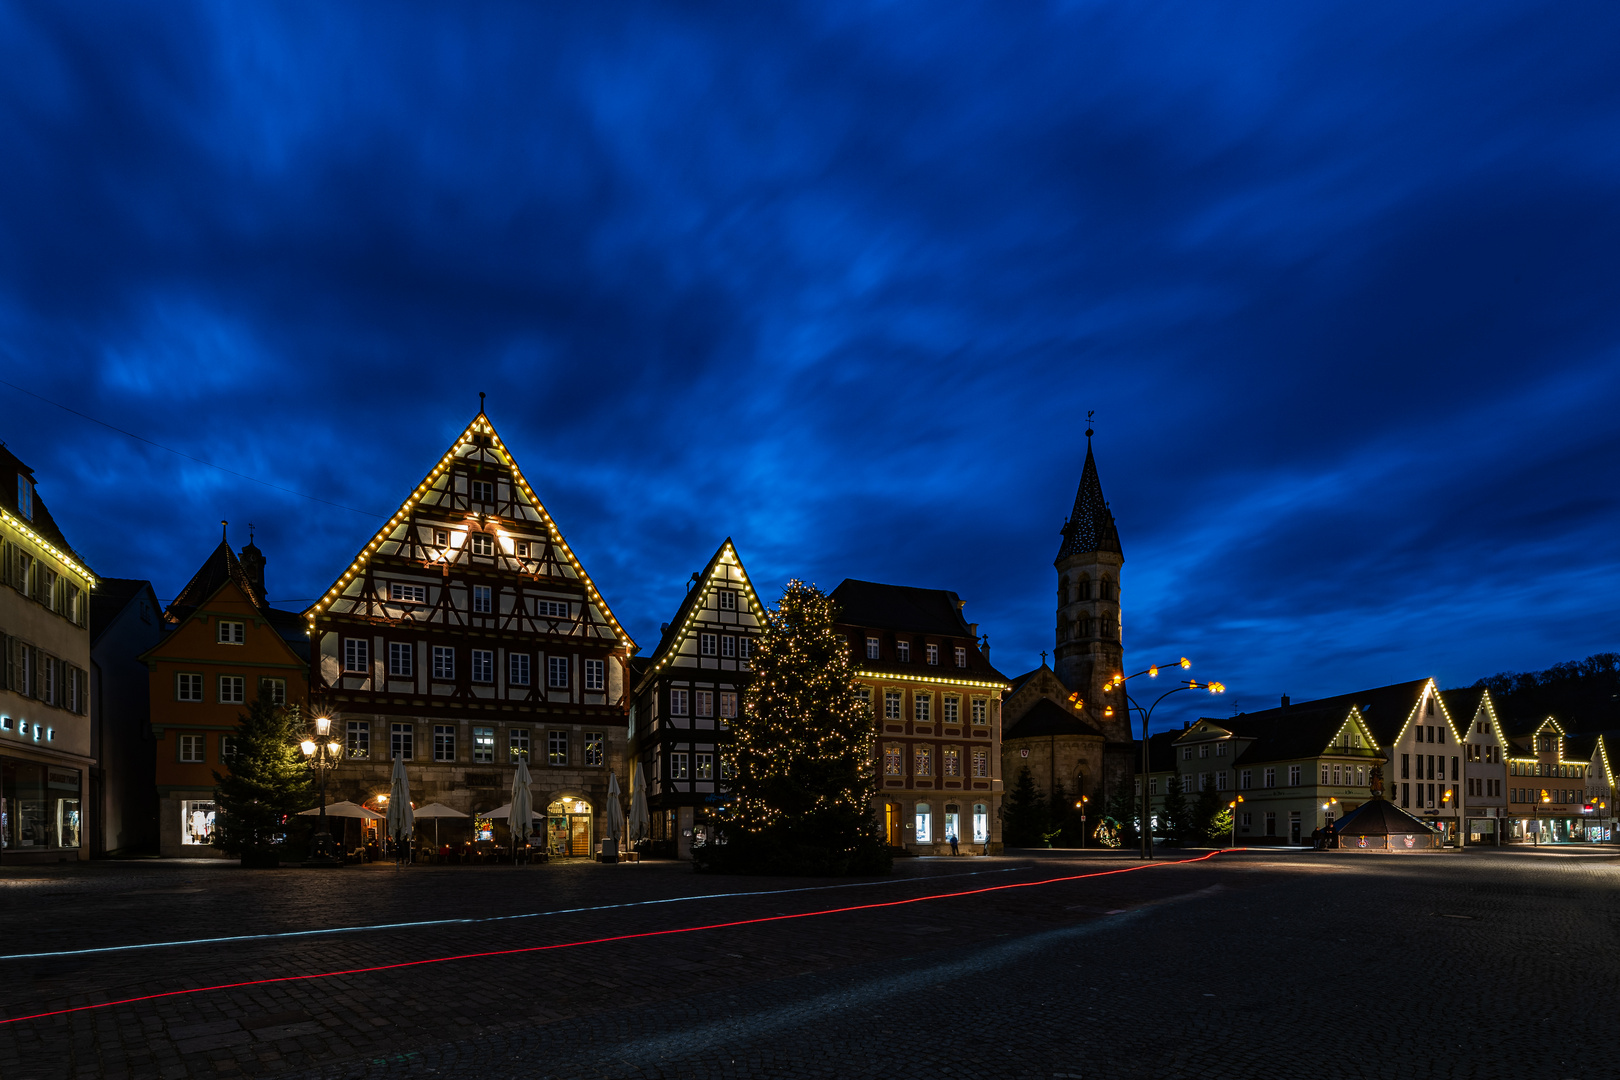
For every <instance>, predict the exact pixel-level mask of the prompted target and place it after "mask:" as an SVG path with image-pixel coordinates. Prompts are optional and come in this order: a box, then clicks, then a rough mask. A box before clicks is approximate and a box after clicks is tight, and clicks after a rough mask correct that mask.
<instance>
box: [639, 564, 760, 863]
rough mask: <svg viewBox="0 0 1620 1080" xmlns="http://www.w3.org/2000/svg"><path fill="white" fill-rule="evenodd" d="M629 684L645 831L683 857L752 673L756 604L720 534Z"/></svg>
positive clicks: (713, 798) (711, 799) (712, 794)
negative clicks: (648, 822) (648, 824)
mask: <svg viewBox="0 0 1620 1080" xmlns="http://www.w3.org/2000/svg"><path fill="white" fill-rule="evenodd" d="M692 579H693V580H692V581H691V582H690V583H689V587H688V589H687V592H686V596H685V597H684V598H683V599H682V600H681V604H680V607H678V608H677V609H676V611H675V617H674V618H673V619H671V620H670V621H669V622H668V623H665V624H664V632H663V635H662V637H661V639H660V640H659V642H658V648H657V649H655V650H654V651H653V654H652V656H650V657H648V659H647V663H646V666H645V668H644V670H643V674H642V675H641V678H640V680H639V682H638V685H637V687H636V693H635V705H634V712H633V719H632V725H633V727H634V728H635V731H634V733H633V737H634V745H633V749H632V753H633V756H634V759H635V760H636V761H637V762H639V763H640V765H641V776H642V777H643V778H644V779H645V782H646V783H647V808H648V810H649V812H650V813H651V814H652V828H653V839H654V841H656V842H659V843H660V844H664V845H668V846H670V847H671V848H672V849H673V851H674V852H675V853H677V854H679V855H681V856H682V857H685V855H686V854H687V853H688V852H689V851H690V845H691V837H692V830H693V829H694V828H698V827H701V824H702V821H703V819H704V817H705V813H704V811H705V809H706V808H708V807H712V806H714V805H715V804H716V803H717V802H718V801H719V799H720V798H721V797H722V795H723V792H724V790H725V783H724V780H725V778H724V777H723V776H722V775H721V753H720V751H721V747H723V746H724V745H725V743H726V742H727V741H728V740H729V739H730V733H729V731H728V730H727V729H728V728H729V726H730V721H732V720H734V719H735V718H736V717H737V711H738V709H740V708H741V707H742V695H743V690H744V688H745V687H746V686H747V685H748V682H749V680H750V679H751V678H752V677H753V676H752V669H751V667H750V664H749V658H750V657H751V656H752V655H753V651H754V644H755V642H756V641H757V640H758V637H759V633H760V630H761V629H762V628H763V627H764V625H765V609H764V606H763V605H762V604H761V603H760V600H759V596H758V594H757V593H755V591H754V587H753V584H752V582H750V581H749V579H748V571H747V570H746V569H744V568H743V564H742V560H741V559H740V558H738V556H737V550H736V548H735V547H734V546H733V545H732V542H731V538H730V537H727V538H726V541H725V543H723V544H721V545H720V547H719V549H718V550H717V551H716V552H715V553H714V556H713V557H712V558H711V559H709V562H708V565H707V566H705V567H704V568H703V569H702V570H700V571H699V572H698V573H696V574H693V575H692Z"/></svg>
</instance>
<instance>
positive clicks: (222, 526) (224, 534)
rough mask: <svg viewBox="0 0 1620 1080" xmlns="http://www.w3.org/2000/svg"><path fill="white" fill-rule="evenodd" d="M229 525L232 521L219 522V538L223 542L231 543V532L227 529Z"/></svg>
mask: <svg viewBox="0 0 1620 1080" xmlns="http://www.w3.org/2000/svg"><path fill="white" fill-rule="evenodd" d="M229 525H230V522H228V521H221V522H220V523H219V539H220V542H221V543H230V539H231V534H230V532H229V530H228V529H227V526H229Z"/></svg>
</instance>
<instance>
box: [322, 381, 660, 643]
mask: <svg viewBox="0 0 1620 1080" xmlns="http://www.w3.org/2000/svg"><path fill="white" fill-rule="evenodd" d="M476 435H487V436H488V437H489V444H490V447H491V448H492V449H493V450H494V451H495V453H496V454H497V455H498V456H499V459H500V461H501V462H502V463H503V464H504V465H505V467H506V468H507V470H508V471H510V472H511V474H512V480H513V482H514V483H515V484H516V485H517V487H518V489H519V490H520V491H522V493H523V495H524V496H525V497H526V498H527V499H528V501H529V503H530V505H531V506H532V507H533V508H534V511H535V513H537V514H538V515H539V516H540V522H541V524H543V525H544V526H545V527H546V531H547V534H548V535H549V536H550V537H551V539H552V542H553V543H554V544H555V545H556V546H557V547H558V548H560V549H561V550H562V553H563V556H564V557H565V558H567V560H568V564H569V565H570V566H572V567H573V569H574V573H575V575H576V576H577V577H578V578H579V581H580V583H581V584H583V585H584V586H585V592H586V595H587V597H588V598H589V599H590V601H591V602H592V603H594V604H595V605H596V606H597V607H598V608H599V609H600V611H601V614H602V615H603V616H604V617H605V618H606V619H607V621H608V625H609V626H610V627H612V628H613V632H614V633H615V634H616V635H617V636H618V638H619V641H620V643H621V644H623V645H625V646H627V647H630V648H631V650H632V651H634V647H635V640H634V639H633V638H631V637H630V634H629V632H628V631H627V630H625V628H624V627H623V626H622V625H621V624H620V623H619V620H618V617H617V616H615V615H614V614H613V610H612V609H611V608H610V607H608V603H607V599H606V598H605V597H604V596H602V594H601V593H600V592H598V591H597V589H596V582H594V581H592V580H591V576H590V575H589V574H587V573H586V572H585V567H584V566H583V565H582V564H581V563H580V561H579V558H578V557H577V556H576V555H575V554H574V550H573V548H571V547H570V546H569V544H568V541H567V540H566V539H564V538H563V534H562V530H561V529H559V528H558V527H557V523H556V521H554V520H553V519H552V517H551V512H550V511H549V510H547V509H546V507H545V504H544V503H542V502H541V501H540V497H539V496H538V495H536V494H535V493H534V489H533V488H531V487H530V486H529V481H528V480H527V479H526V478H525V477H524V475H523V471H522V470H521V469H519V468H518V465H517V461H516V459H514V458H513V457H512V455H511V454H510V453H508V452H507V450H506V446H505V444H504V443H503V442H502V441H501V437H500V435H499V434H497V433H496V431H495V425H494V424H492V423H491V422H490V420H489V417H488V416H486V415H485V414H484V395H483V393H482V392H480V393H479V395H478V415H477V416H476V417H474V418H473V421H472V423H470V424H468V425H467V427H466V429H465V430H464V431H462V433H461V435H460V437H459V438H457V439H456V441H455V443H454V444H453V445H452V446H451V447H450V449H449V450H447V451H445V454H444V456H443V457H441V458H440V459H439V463H438V464H437V465H435V466H434V467H433V470H432V471H431V472H429V473H428V474H427V476H426V477H424V478H423V480H422V482H421V483H420V484H418V485H417V486H416V489H415V490H414V491H412V492H411V495H410V498H408V499H406V500H405V503H404V505H402V506H401V507H400V508H399V509H398V510H396V511H395V512H394V515H393V516H392V517H390V518H387V519H386V520H385V521H384V523H383V526H382V527H381V528H380V529H378V530H377V531H376V532H375V533H374V534H372V537H371V540H370V542H369V543H367V544H366V546H365V547H363V548H361V549H360V552H359V554H357V555H356V556H355V557H354V559H353V561H351V562H350V563H349V568H348V570H346V571H344V573H343V576H342V577H340V578H339V579H338V580H337V584H335V585H333V586H332V587H331V588H330V589H328V590H327V591H326V593H325V595H323V596H322V597H321V598H320V599H318V600H317V601H315V603H314V604H313V605H312V606H311V607H310V609H309V610H308V611H307V612H306V613H305V616H306V618H308V619H309V624H310V628H311V631H313V629H314V626H315V620H316V617H317V616H318V615H319V614H320V612H321V611H322V610H323V609H330V608H331V606H332V604H333V603H334V602H336V601H337V600H340V599H342V598H344V595H345V590H346V589H347V588H348V585H349V582H350V581H351V580H353V579H354V578H355V577H356V576H357V575H359V574H360V572H361V567H362V566H363V565H364V564H365V563H366V562H367V561H368V560H369V559H370V558H371V556H372V555H374V554H375V553H376V552H377V549H378V548H380V547H381V546H382V545H383V544H384V543H387V542H388V541H390V540H391V539H393V537H392V533H393V532H394V530H395V529H396V528H397V527H398V526H399V525H400V524H402V523H403V522H404V521H406V520H407V519H408V518H409V517H410V515H411V513H413V512H414V511H415V509H416V507H417V506H418V504H420V503H421V501H422V497H423V495H425V494H426V493H427V492H428V491H430V490H432V488H433V485H434V483H435V482H436V481H437V480H438V479H439V477H440V476H442V475H443V474H444V473H445V471H446V470H448V469H449V468H450V466H451V464H452V463H454V461H455V460H456V458H457V456H458V455H459V453H460V451H461V448H462V447H463V446H465V445H466V444H468V443H469V442H472V441H473V439H474V437H475V436H476ZM379 516H381V515H379ZM396 542H397V541H396Z"/></svg>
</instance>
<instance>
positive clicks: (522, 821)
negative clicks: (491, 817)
mask: <svg viewBox="0 0 1620 1080" xmlns="http://www.w3.org/2000/svg"><path fill="white" fill-rule="evenodd" d="M507 814H508V815H509V816H508V819H507V826H508V830H509V831H510V832H511V834H512V859H513V861H514V862H515V861H516V860H517V849H518V841H519V840H520V839H522V840H527V838H528V835H529V820H530V819H531V818H532V817H534V796H533V795H531V794H529V762H528V759H527V758H524V757H519V758H518V763H517V772H515V773H513V774H512V802H511V803H510V809H509V810H508V811H507Z"/></svg>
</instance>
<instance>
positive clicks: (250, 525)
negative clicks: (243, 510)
mask: <svg viewBox="0 0 1620 1080" xmlns="http://www.w3.org/2000/svg"><path fill="white" fill-rule="evenodd" d="M248 543H249V544H250V545H251V544H252V543H253V522H251V521H250V522H248Z"/></svg>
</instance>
